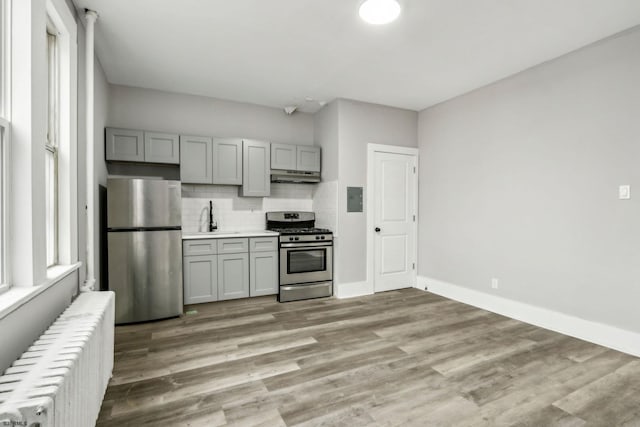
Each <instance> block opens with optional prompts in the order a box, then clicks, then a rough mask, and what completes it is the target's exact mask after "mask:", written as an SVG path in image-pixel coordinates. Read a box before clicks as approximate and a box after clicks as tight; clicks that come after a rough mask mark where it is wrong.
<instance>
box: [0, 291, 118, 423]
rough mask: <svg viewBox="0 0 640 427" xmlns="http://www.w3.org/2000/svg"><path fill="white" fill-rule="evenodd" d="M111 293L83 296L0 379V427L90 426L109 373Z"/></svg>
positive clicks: (111, 342) (111, 352) (112, 323)
mask: <svg viewBox="0 0 640 427" xmlns="http://www.w3.org/2000/svg"><path fill="white" fill-rule="evenodd" d="M114 295H115V294H114V293H113V292H87V293H83V294H80V296H79V297H78V298H76V300H75V301H74V302H73V303H72V304H71V305H70V306H69V307H68V308H67V309H66V310H65V311H64V312H63V313H62V314H61V315H60V317H58V319H56V321H55V322H54V323H53V324H52V325H51V326H50V327H49V329H47V331H46V332H45V333H44V334H42V336H41V337H40V338H39V339H38V340H37V341H36V342H34V343H33V344H32V345H31V347H29V349H28V350H27V351H26V352H25V353H24V354H23V355H22V356H21V357H20V359H18V360H16V361H15V362H14V363H13V365H11V367H10V368H9V369H7V370H6V371H5V373H4V375H3V376H0V426H5V425H7V426H41V427H85V426H87V427H89V426H94V425H95V423H96V420H97V418H98V413H99V412H100V405H101V404H102V398H103V397H104V392H105V390H106V388H107V383H108V382H109V378H110V377H111V372H112V370H113V334H114V299H115V298H114Z"/></svg>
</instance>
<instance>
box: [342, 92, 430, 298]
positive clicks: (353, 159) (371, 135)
mask: <svg viewBox="0 0 640 427" xmlns="http://www.w3.org/2000/svg"><path fill="white" fill-rule="evenodd" d="M337 102H338V114H339V118H338V121H339V126H338V127H339V137H338V139H339V154H338V157H339V159H340V161H339V166H338V169H339V172H338V173H339V179H338V180H339V184H338V235H339V237H338V242H337V247H336V261H335V264H336V270H337V271H336V273H337V277H336V279H337V281H338V283H339V284H340V283H352V282H363V281H365V280H367V252H366V237H367V234H366V233H367V230H366V227H367V224H366V222H367V217H366V212H362V213H353V212H352V213H347V207H346V198H347V187H365V192H364V194H365V199H366V197H367V192H366V184H367V145H368V144H369V143H374V144H387V145H399V146H404V147H417V146H418V135H417V131H418V113H417V112H415V111H410V110H402V109H398V108H393V107H387V106H382V105H376V104H369V103H364V102H357V101H351V100H345V99H340V100H338V101H337ZM365 206H366V200H365ZM371 292H373V289H371Z"/></svg>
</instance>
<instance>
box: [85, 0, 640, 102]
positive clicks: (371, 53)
mask: <svg viewBox="0 0 640 427" xmlns="http://www.w3.org/2000/svg"><path fill="white" fill-rule="evenodd" d="M400 1H401V4H402V6H403V11H402V14H401V15H400V18H399V19H398V20H397V21H395V22H393V23H392V24H389V25H386V26H372V25H368V24H365V23H364V22H362V21H361V20H360V19H359V17H358V6H359V4H360V2H361V0H315V1H311V0H306V1H304V0H268V1H265V0H179V1H178V0H135V1H132V0H74V2H75V3H76V5H77V6H78V7H79V8H90V9H94V10H96V11H98V13H99V15H100V17H99V19H98V22H97V26H96V28H97V29H96V50H97V54H98V57H99V58H100V62H101V63H102V66H103V68H104V70H105V73H106V75H107V79H108V80H109V82H110V83H114V84H120V85H128V86H139V87H145V88H153V89H161V90H166V91H171V92H181V93H189V94H196V95H204V96H211V97H216V98H222V99H228V100H234V101H241V102H249V103H254V104H260V105H267V106H273V107H283V106H285V105H290V104H297V105H300V107H301V110H303V111H308V112H313V111H316V110H318V109H319V104H318V103H317V102H316V101H312V102H309V101H306V100H305V98H307V97H310V98H313V99H314V100H322V101H331V100H332V99H335V98H349V99H355V100H360V101H366V102H372V103H378V104H385V105H390V106H395V107H400V108H406V109H411V110H422V109H424V108H426V107H429V106H431V105H434V104H437V103H439V102H442V101H444V100H447V99H450V98H453V97H455V96H457V95H460V94H463V93H465V92H468V91H470V90H473V89H475V88H478V87H481V86H484V85H486V84H489V83H491V82H494V81H497V80H500V79H502V78H504V77H507V76H509V75H512V74H514V73H517V72H519V71H522V70H524V69H526V68H529V67H531V66H534V65H536V64H539V63H541V62H545V61H547V60H550V59H552V58H556V57H558V56H560V55H563V54H565V53H567V52H570V51H572V50H575V49H577V48H580V47H582V46H585V45H587V44H590V43H592V42H594V41H597V40H600V39H602V38H605V37H607V36H610V35H612V34H615V33H617V32H620V31H622V30H624V29H627V28H630V27H633V26H635V25H638V24H640V1H638V0H482V1H480V0H400Z"/></svg>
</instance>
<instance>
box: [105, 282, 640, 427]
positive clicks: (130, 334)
mask: <svg viewBox="0 0 640 427" xmlns="http://www.w3.org/2000/svg"><path fill="white" fill-rule="evenodd" d="M191 308H195V309H197V310H198V314H196V315H190V316H185V317H184V318H182V319H173V320H167V321H161V322H154V323H148V324H143V325H134V326H124V327H118V328H116V355H115V361H116V363H115V369H114V375H113V379H112V380H111V383H110V385H109V388H108V390H107V393H106V396H105V400H104V403H103V405H102V411H101V414H100V419H99V421H98V425H99V426H126V425H131V426H140V425H154V426H207V427H211V426H221V425H237V426H258V425H261V426H293V425H308V426H317V425H324V426H340V425H342V426H349V427H353V426H360V425H362V426H376V425H377V426H407V425H416V426H427V425H439V426H449V425H455V426H502V425H518V426H536V427H538V426H552V425H562V426H581V425H589V426H607V427H609V426H623V425H627V426H640V359H638V358H634V357H632V356H629V355H625V354H623V353H619V352H616V351H613V350H609V349H607V348H604V347H600V346H597V345H593V344H589V343H586V342H583V341H580V340H577V339H574V338H570V337H566V336H563V335H560V334H557V333H553V332H550V331H547V330H544V329H540V328H537V327H534V326H531V325H527V324H525V323H521V322H518V321H515V320H511V319H508V318H506V317H502V316H499V315H496V314H493V313H489V312H486V311H483V310H479V309H476V308H474V307H470V306H467V305H464V304H461V303H458V302H454V301H450V300H446V299H444V298H441V297H439V296H435V295H432V294H429V293H427V292H422V291H418V290H416V289H406V290H402V291H396V292H387V293H384V294H378V295H374V296H367V297H362V298H355V299H348V300H336V299H324V300H311V301H301V302H294V303H286V304H279V303H277V302H275V300H274V298H266V297H264V298H256V299H247V300H239V301H229V302H223V303H214V304H205V305H198V306H193V307H191Z"/></svg>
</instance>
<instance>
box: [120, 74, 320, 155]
mask: <svg viewBox="0 0 640 427" xmlns="http://www.w3.org/2000/svg"><path fill="white" fill-rule="evenodd" d="M108 116H109V122H108V125H109V126H113V127H124V128H134V129H148V130H158V131H166V132H178V133H187V134H192V135H204V136H221V137H225V136H229V137H232V136H239V137H247V138H254V139H262V140H268V141H270V142H280V143H286V144H307V145H311V144H313V116H312V115H311V114H306V113H295V114H293V115H291V116H287V115H286V114H285V113H284V111H283V110H281V109H278V108H269V107H262V106H258V105H252V104H244V103H239V102H231V101H223V100H219V99H215V98H208V97H203V96H195V95H184V94H177V93H170V92H162V91H158V90H151V89H142V88H133V87H127V86H117V85H112V86H110V101H109V114H108Z"/></svg>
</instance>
